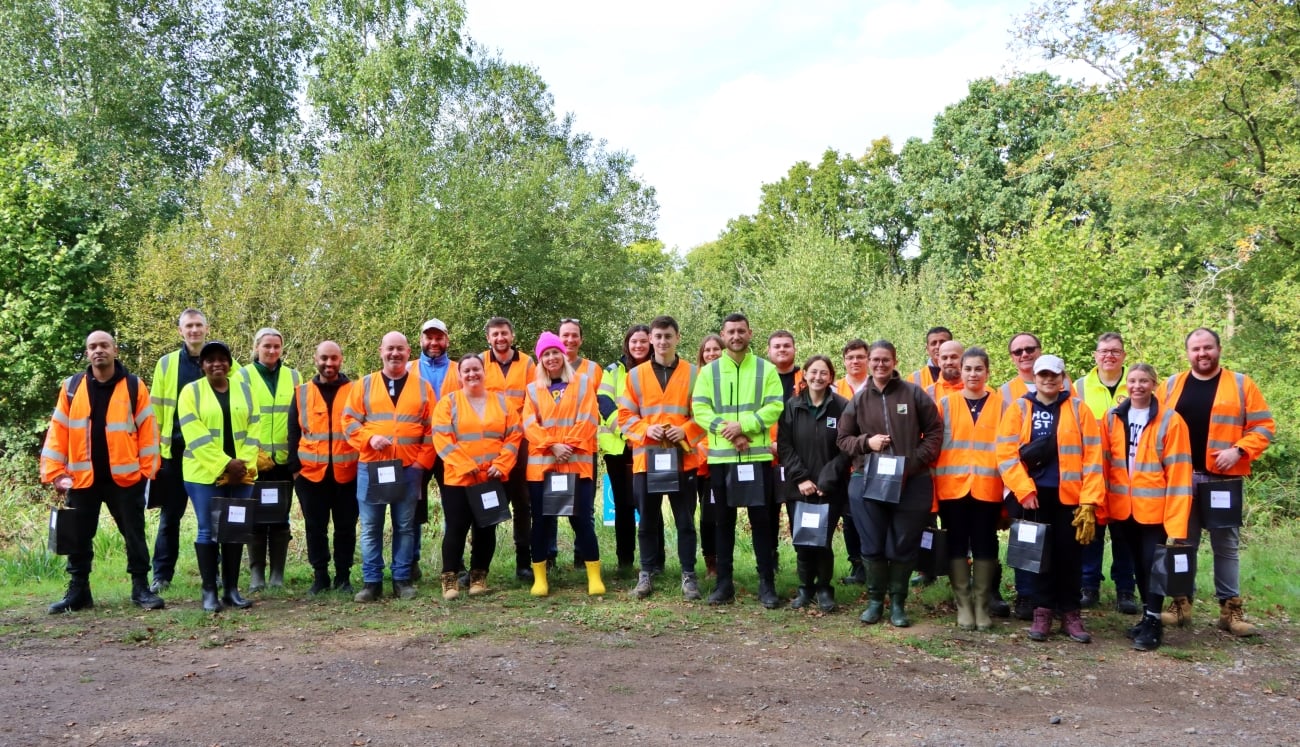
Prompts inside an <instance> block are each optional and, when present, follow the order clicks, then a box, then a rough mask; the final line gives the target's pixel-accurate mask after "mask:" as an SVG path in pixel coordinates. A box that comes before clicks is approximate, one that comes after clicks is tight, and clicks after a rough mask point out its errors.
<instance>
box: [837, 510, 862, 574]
mask: <svg viewBox="0 0 1300 747" xmlns="http://www.w3.org/2000/svg"><path fill="white" fill-rule="evenodd" d="M852 503H853V502H852V501H848V502H846V503H845V504H844V515H843V517H842V518H843V519H844V555H845V557H847V558H848V559H849V560H850V561H851V560H853V559H854V558H860V557H862V535H860V534H858V525H857V523H856V522H854V521H853V514H852V509H851V508H850V506H851V505H852ZM831 527H832V528H834V525H833V524H832V525H831Z"/></svg>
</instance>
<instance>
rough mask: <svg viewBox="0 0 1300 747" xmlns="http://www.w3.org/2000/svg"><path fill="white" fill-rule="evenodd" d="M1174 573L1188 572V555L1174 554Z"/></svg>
mask: <svg viewBox="0 0 1300 747" xmlns="http://www.w3.org/2000/svg"><path fill="white" fill-rule="evenodd" d="M1174 573H1187V556H1186V555H1175V556H1174Z"/></svg>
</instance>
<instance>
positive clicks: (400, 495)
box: [362, 459, 406, 504]
mask: <svg viewBox="0 0 1300 747" xmlns="http://www.w3.org/2000/svg"><path fill="white" fill-rule="evenodd" d="M362 467H364V468H365V470H366V481H367V482H366V503H376V504H378V503H401V502H402V501H403V500H404V499H405V498H406V482H405V481H404V480H403V479H402V477H403V476H404V474H403V471H402V460H401V459H385V460H383V461H379V462H366V463H364V464H363V465H362Z"/></svg>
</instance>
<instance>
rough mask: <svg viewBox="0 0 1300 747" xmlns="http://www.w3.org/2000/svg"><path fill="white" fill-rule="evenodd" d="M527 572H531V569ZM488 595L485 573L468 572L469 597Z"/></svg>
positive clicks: (481, 571)
mask: <svg viewBox="0 0 1300 747" xmlns="http://www.w3.org/2000/svg"><path fill="white" fill-rule="evenodd" d="M529 570H532V569H531V568H530V569H529ZM486 593H488V585H487V571H484V570H478V571H475V570H471V571H470V572H469V595H470V596H471V597H478V596H482V595H484V594H486Z"/></svg>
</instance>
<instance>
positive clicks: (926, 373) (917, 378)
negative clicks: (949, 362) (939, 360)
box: [907, 360, 934, 389]
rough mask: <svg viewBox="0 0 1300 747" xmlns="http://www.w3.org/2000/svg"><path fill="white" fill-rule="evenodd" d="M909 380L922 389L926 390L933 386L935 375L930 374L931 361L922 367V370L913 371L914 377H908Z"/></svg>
mask: <svg viewBox="0 0 1300 747" xmlns="http://www.w3.org/2000/svg"><path fill="white" fill-rule="evenodd" d="M907 380H908V381H910V382H912V383H913V384H916V385H917V386H919V387H921V388H922V389H925V388H926V387H928V386H930V385H931V384H933V383H934V374H932V373H930V361H928V360H927V361H926V362H925V365H924V366H921V367H920V368H918V369H916V370H915V371H913V372H912V375H911V376H909V377H907Z"/></svg>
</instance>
